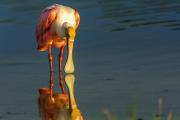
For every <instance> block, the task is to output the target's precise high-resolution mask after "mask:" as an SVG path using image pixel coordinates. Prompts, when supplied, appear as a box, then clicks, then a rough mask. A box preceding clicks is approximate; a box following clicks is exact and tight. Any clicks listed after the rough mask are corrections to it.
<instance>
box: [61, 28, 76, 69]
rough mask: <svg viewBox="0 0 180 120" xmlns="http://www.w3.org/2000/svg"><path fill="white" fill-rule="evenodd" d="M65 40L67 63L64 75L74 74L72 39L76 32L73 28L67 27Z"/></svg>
mask: <svg viewBox="0 0 180 120" xmlns="http://www.w3.org/2000/svg"><path fill="white" fill-rule="evenodd" d="M65 33H66V38H67V54H68V55H67V61H66V65H65V68H64V71H65V72H66V73H73V72H74V63H73V45H74V38H75V36H76V31H75V29H74V28H73V27H71V26H69V27H67V28H66V30H65Z"/></svg>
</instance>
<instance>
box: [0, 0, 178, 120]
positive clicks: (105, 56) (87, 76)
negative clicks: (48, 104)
mask: <svg viewBox="0 0 180 120" xmlns="http://www.w3.org/2000/svg"><path fill="white" fill-rule="evenodd" d="M53 3H58V4H64V5H67V6H71V7H73V8H76V9H77V10H78V11H79V13H80V16H81V22H80V27H79V29H78V32H77V36H76V40H75V46H74V62H75V69H76V72H75V77H76V86H75V87H76V88H75V90H76V91H75V92H76V98H77V102H78V106H79V108H80V109H81V111H82V113H83V115H84V118H85V119H86V120H95V118H99V119H100V118H102V119H103V115H102V113H101V110H102V108H108V109H109V110H110V111H112V112H113V113H115V114H116V115H117V116H119V117H120V119H123V120H126V119H127V117H128V112H129V111H130V109H129V108H130V107H131V103H132V102H133V101H135V103H136V106H137V109H138V110H137V116H142V117H144V118H146V119H150V118H151V117H152V115H153V114H154V113H156V112H157V99H158V97H159V96H162V97H163V98H164V114H165V115H166V114H167V113H168V112H169V111H172V112H173V113H174V114H175V115H177V116H178V115H179V116H180V105H179V99H180V95H179V92H180V87H179V86H180V81H179V78H180V74H179V73H180V62H179V61H180V48H179V46H180V41H179V38H180V1H179V0H91V1H89V0H77V1H73V0H70V1H65V0H64V1H63V0H59V1H55V0H51V1H50V0H49V1H42V0H41V1H40V0H39V1H37V0H1V1H0V35H1V38H0V41H1V44H0V77H1V79H0V95H1V96H0V120H38V119H39V117H38V109H37V103H36V100H37V90H38V88H40V87H44V86H48V79H49V76H48V75H49V69H48V68H49V66H48V59H47V53H46V52H38V51H37V50H36V41H35V35H34V30H35V25H36V22H37V19H38V17H39V15H40V11H41V10H42V9H43V8H45V7H47V6H48V5H51V4H53ZM53 53H54V54H53V56H54V57H53V58H54V68H55V71H54V72H55V73H54V76H55V77H54V81H55V82H57V81H58V69H57V65H58V63H57V55H58V50H57V49H53ZM55 89H56V90H59V89H58V88H57V86H56V88H55Z"/></svg>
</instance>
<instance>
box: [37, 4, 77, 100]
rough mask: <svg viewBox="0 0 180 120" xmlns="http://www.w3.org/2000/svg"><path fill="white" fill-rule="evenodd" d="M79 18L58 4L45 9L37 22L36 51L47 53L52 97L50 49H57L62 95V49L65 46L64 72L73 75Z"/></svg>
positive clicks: (73, 12)
mask: <svg viewBox="0 0 180 120" xmlns="http://www.w3.org/2000/svg"><path fill="white" fill-rule="evenodd" d="M79 22H80V16H79V13H78V12H77V10H75V9H73V8H70V7H67V6H63V5H58V4H53V5H51V6H49V7H47V8H45V9H44V10H43V11H42V13H41V15H40V18H39V20H38V23H37V26H36V39H37V49H38V50H39V51H48V59H49V65H50V80H49V87H50V91H51V94H50V95H51V97H52V86H53V77H52V76H53V67H52V66H53V65H52V53H51V48H52V47H55V48H59V49H60V51H59V81H60V87H61V90H62V93H65V91H64V86H63V83H64V80H62V59H63V51H64V47H65V46H66V45H67V54H68V55H67V61H66V64H65V68H64V70H65V72H66V73H73V72H74V64H73V44H74V38H75V35H76V30H77V28H78V26H79Z"/></svg>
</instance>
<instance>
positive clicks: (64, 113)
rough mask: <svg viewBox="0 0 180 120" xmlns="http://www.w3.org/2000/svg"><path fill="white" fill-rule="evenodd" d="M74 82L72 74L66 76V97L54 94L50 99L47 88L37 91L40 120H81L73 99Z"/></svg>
mask: <svg viewBox="0 0 180 120" xmlns="http://www.w3.org/2000/svg"><path fill="white" fill-rule="evenodd" d="M74 81H75V77H74V75H73V74H68V75H66V76H65V82H66V85H67V87H68V95H66V94H59V93H54V94H53V96H52V99H51V98H50V89H49V88H41V89H39V98H38V105H39V113H40V117H41V118H42V120H83V117H82V114H81V111H80V110H79V109H78V107H77V104H76V101H75V97H74Z"/></svg>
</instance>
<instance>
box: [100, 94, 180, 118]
mask: <svg viewBox="0 0 180 120" xmlns="http://www.w3.org/2000/svg"><path fill="white" fill-rule="evenodd" d="M136 111H137V108H136V103H135V102H133V104H132V105H131V108H130V111H129V113H128V118H129V119H128V120H145V119H144V118H141V117H136ZM102 113H103V115H104V118H105V120H122V119H121V118H119V117H117V116H116V115H115V114H113V113H111V112H110V111H109V110H108V109H106V108H103V109H102ZM151 120H180V119H179V117H178V116H175V115H174V114H173V112H171V111H170V112H168V114H164V113H163V98H162V97H159V98H158V105H157V112H155V113H152V119H151Z"/></svg>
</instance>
